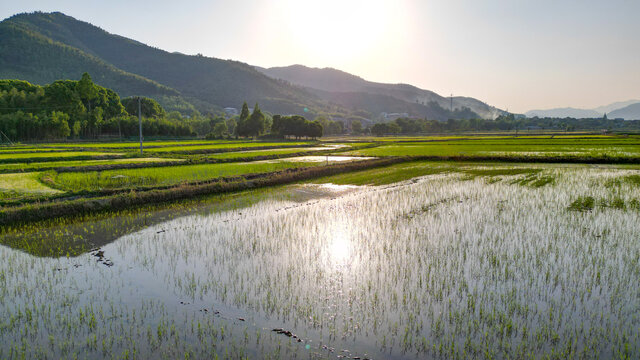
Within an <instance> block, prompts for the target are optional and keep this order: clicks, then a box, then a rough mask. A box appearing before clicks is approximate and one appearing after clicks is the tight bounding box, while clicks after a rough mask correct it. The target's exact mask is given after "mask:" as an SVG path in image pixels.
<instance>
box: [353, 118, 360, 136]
mask: <svg viewBox="0 0 640 360" xmlns="http://www.w3.org/2000/svg"><path fill="white" fill-rule="evenodd" d="M351 130H352V131H353V133H354V134H360V133H362V122H360V120H354V121H353V122H352V123H351Z"/></svg>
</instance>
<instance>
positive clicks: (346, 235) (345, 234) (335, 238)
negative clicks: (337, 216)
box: [326, 221, 353, 266]
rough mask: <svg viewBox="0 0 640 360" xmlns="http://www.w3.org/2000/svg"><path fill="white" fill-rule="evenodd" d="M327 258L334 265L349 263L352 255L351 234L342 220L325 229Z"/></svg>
mask: <svg viewBox="0 0 640 360" xmlns="http://www.w3.org/2000/svg"><path fill="white" fill-rule="evenodd" d="M326 252H327V260H328V261H329V262H330V263H331V264H332V265H334V266H340V265H347V264H350V263H351V262H352V261H351V260H352V257H353V244H352V241H351V234H350V232H349V229H348V228H347V226H346V224H345V223H344V222H342V221H341V222H339V223H335V224H332V225H331V226H330V228H329V229H328V231H327V248H326Z"/></svg>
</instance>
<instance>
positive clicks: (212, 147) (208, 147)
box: [147, 141, 314, 153]
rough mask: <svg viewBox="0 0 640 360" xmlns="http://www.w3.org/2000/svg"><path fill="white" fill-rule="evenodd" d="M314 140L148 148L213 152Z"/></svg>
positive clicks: (289, 144) (295, 144)
mask: <svg viewBox="0 0 640 360" xmlns="http://www.w3.org/2000/svg"><path fill="white" fill-rule="evenodd" d="M311 144H314V143H313V142H308V141H297V142H293V141H287V142H239V143H228V142H225V143H218V144H212V145H197V146H188V147H185V146H167V147H160V148H151V149H147V152H149V153H168V152H174V153H185V152H191V151H205V150H211V151H212V152H213V151H215V150H220V151H229V149H245V148H254V147H273V148H277V147H282V146H298V145H311Z"/></svg>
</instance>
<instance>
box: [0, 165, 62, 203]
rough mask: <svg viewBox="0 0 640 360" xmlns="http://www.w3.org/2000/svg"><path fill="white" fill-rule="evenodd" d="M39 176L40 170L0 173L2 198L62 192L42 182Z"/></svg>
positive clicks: (0, 197) (0, 193)
mask: <svg viewBox="0 0 640 360" xmlns="http://www.w3.org/2000/svg"><path fill="white" fill-rule="evenodd" d="M39 176H40V173H38V172H29V173H20V174H0V199H4V198H11V197H19V196H27V197H28V196H33V195H52V194H58V193H61V191H60V190H56V189H52V188H50V187H48V186H46V185H44V184H42V183H41V182H40V180H39Z"/></svg>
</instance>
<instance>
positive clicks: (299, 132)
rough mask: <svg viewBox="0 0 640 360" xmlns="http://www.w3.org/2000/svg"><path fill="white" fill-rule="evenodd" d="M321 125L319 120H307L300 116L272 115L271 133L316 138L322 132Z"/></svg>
mask: <svg viewBox="0 0 640 360" xmlns="http://www.w3.org/2000/svg"><path fill="white" fill-rule="evenodd" d="M323 130H324V129H323V126H322V124H321V123H320V122H319V121H309V120H307V119H305V118H304V117H302V116H299V115H292V116H280V115H274V116H273V125H272V127H271V133H272V134H277V135H279V136H282V137H285V138H286V137H287V136H292V137H295V138H297V139H299V138H302V137H306V138H312V139H317V138H319V137H321V136H322V134H323Z"/></svg>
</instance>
